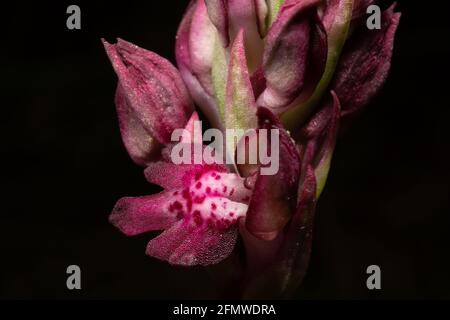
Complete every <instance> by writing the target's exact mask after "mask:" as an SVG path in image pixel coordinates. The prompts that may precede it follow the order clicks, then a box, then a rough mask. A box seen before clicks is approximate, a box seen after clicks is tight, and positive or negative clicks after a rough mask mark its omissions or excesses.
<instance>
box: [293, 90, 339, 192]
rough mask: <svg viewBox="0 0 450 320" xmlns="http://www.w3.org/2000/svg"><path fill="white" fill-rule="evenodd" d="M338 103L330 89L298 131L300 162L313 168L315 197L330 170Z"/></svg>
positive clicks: (337, 117)
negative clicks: (315, 110) (321, 103)
mask: <svg viewBox="0 0 450 320" xmlns="http://www.w3.org/2000/svg"><path fill="white" fill-rule="evenodd" d="M340 113H341V108H340V103H339V99H338V97H337V96H336V94H335V93H334V92H333V91H332V92H331V97H330V98H328V99H326V100H325V104H324V107H323V108H321V109H319V110H318V112H317V113H316V114H315V115H314V117H313V118H311V120H310V121H309V122H308V124H307V125H305V127H304V128H303V129H302V131H301V132H300V139H299V140H300V143H301V144H302V151H303V152H302V162H303V163H304V165H311V166H312V167H313V168H314V173H315V177H316V185H317V198H319V197H320V194H321V193H322V191H323V188H324V187H325V183H326V180H327V177H328V172H329V170H330V165H331V159H332V157H333V151H334V147H335V145H336V138H337V133H338V129H339V120H340Z"/></svg>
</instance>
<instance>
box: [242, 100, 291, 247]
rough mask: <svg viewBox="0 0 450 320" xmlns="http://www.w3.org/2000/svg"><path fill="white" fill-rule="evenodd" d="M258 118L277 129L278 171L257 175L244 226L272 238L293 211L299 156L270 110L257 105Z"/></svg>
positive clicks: (262, 236)
mask: <svg viewBox="0 0 450 320" xmlns="http://www.w3.org/2000/svg"><path fill="white" fill-rule="evenodd" d="M258 118H259V122H260V128H262V129H268V130H270V129H278V130H279V135H280V137H279V155H280V158H279V170H278V173H276V174H275V175H261V174H258V177H257V179H256V183H255V186H254V189H253V194H252V198H251V200H250V204H249V210H248V213H247V218H246V227H247V229H248V231H249V232H250V233H252V234H253V235H254V236H256V237H258V238H261V239H264V240H273V239H274V238H275V237H276V236H277V235H278V233H279V232H280V231H281V230H282V229H283V228H284V226H285V225H286V223H287V222H288V221H289V219H290V218H291V215H292V213H293V212H294V211H295V206H296V195H297V189H298V179H299V174H300V157H299V154H298V150H297V148H296V147H295V144H294V143H293V140H292V139H291V137H290V136H289V134H288V133H287V132H286V131H285V130H284V128H283V127H282V125H281V123H280V121H279V120H278V119H277V118H276V117H275V116H274V115H273V113H272V112H270V111H269V110H268V109H265V108H259V109H258ZM277 147H278V146H277ZM271 152H274V151H273V150H272V151H271Z"/></svg>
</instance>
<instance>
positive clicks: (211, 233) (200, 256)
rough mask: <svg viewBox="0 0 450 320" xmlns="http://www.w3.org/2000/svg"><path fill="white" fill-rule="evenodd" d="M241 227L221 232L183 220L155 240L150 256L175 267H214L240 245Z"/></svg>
mask: <svg viewBox="0 0 450 320" xmlns="http://www.w3.org/2000/svg"><path fill="white" fill-rule="evenodd" d="M236 239H237V227H236V226H234V227H231V228H227V229H224V230H218V229H217V228H215V227H212V226H206V227H203V228H198V227H197V226H195V224H192V223H189V222H185V221H180V222H178V223H177V224H175V225H174V226H173V227H172V228H170V229H168V230H166V231H164V232H163V233H162V234H161V235H159V236H158V237H156V238H155V239H153V240H151V241H150V242H149V243H148V245H147V251H146V252H147V254H148V255H150V256H152V257H155V258H158V259H161V260H166V261H168V262H169V263H171V264H175V265H183V266H192V265H203V266H206V265H211V264H215V263H218V262H220V261H222V260H223V259H225V258H226V257H228V256H229V255H230V253H231V251H232V250H233V248H234V245H235V244H236Z"/></svg>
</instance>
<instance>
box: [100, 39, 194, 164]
mask: <svg viewBox="0 0 450 320" xmlns="http://www.w3.org/2000/svg"><path fill="white" fill-rule="evenodd" d="M103 44H104V46H105V49H106V52H107V54H108V56H109V58H110V60H111V63H112V65H113V67H114V69H115V71H116V73H117V75H118V78H119V84H120V88H119V90H118V94H117V95H118V98H117V101H118V106H117V109H118V111H119V112H123V113H125V114H124V115H119V119H122V120H121V122H122V134H123V135H124V141H125V142H126V143H127V148H128V149H131V150H132V151H133V154H132V156H133V157H134V158H136V159H138V160H139V162H141V161H140V159H139V158H145V156H146V152H147V153H148V151H143V152H142V155H139V154H136V152H137V151H139V147H142V145H146V144H147V143H148V142H147V141H137V140H138V139H142V138H146V136H145V135H143V134H142V129H143V130H145V131H146V132H147V133H148V134H149V135H150V136H151V137H153V138H154V139H156V140H157V141H158V142H160V143H163V144H165V143H168V142H170V136H171V134H172V131H173V130H174V129H176V128H183V127H184V126H185V125H186V122H187V121H188V118H189V116H190V114H191V113H192V111H193V105H192V102H191V99H190V97H189V94H188V92H187V90H186V87H185V85H184V83H183V81H182V79H181V77H180V75H179V73H178V71H177V69H176V68H175V67H174V66H173V65H172V64H171V63H170V62H169V61H167V60H166V59H164V58H162V57H160V56H158V55H157V54H155V53H153V52H150V51H147V50H145V49H142V48H139V47H138V46H135V45H133V44H131V43H129V42H126V41H124V40H121V39H119V40H118V42H117V44H109V43H107V42H106V41H103ZM137 120H138V121H139V123H138V124H136V125H135V124H130V123H129V122H130V121H137ZM126 122H128V124H127V125H123V124H124V123H126ZM136 127H139V129H138V130H135V128H136ZM128 128H130V129H132V130H131V131H128ZM134 133H138V134H137V135H136V136H133V134H134ZM133 139H136V142H135V143H133V142H132V140H133ZM136 150H137V151H136Z"/></svg>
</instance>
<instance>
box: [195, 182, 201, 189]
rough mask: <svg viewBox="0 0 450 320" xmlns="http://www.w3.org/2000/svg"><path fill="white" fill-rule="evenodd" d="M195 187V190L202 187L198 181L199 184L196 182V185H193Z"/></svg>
mask: <svg viewBox="0 0 450 320" xmlns="http://www.w3.org/2000/svg"><path fill="white" fill-rule="evenodd" d="M195 187H196V188H197V189H200V188H201V187H202V183H201V182H200V181H199V182H197V184H196V185H195Z"/></svg>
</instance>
